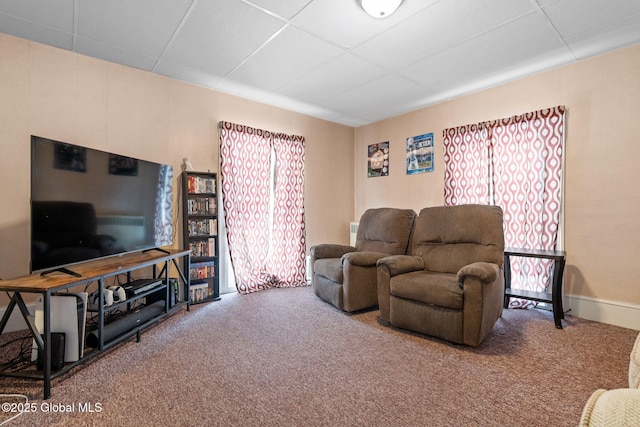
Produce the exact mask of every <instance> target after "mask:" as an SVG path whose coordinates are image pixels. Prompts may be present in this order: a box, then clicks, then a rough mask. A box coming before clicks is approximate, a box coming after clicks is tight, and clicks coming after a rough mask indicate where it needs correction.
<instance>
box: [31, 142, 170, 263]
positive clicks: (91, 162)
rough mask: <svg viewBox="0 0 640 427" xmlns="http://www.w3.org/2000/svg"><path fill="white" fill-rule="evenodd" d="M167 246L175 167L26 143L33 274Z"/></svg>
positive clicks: (74, 147)
mask: <svg viewBox="0 0 640 427" xmlns="http://www.w3.org/2000/svg"><path fill="white" fill-rule="evenodd" d="M172 243H173V168H172V166H170V165H163V164H159V163H154V162H150V161H146V160H142V159H136V158H133V157H127V156H122V155H117V154H113V153H108V152H105V151H100V150H96V149H93V148H87V147H82V146H79V145H74V144H69V143H66V142H60V141H54V140H52V139H47V138H42V137H38V136H32V137H31V271H32V272H38V271H40V272H42V271H47V270H55V269H58V268H66V267H68V266H70V265H73V264H75V263H78V262H82V261H87V260H91V259H95V258H101V257H107V256H114V255H118V254H122V253H126V252H135V251H142V250H146V249H152V248H160V247H162V246H168V245H171V244H172Z"/></svg>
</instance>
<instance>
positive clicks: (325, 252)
mask: <svg viewBox="0 0 640 427" xmlns="http://www.w3.org/2000/svg"><path fill="white" fill-rule="evenodd" d="M355 251H356V248H354V247H353V246H346V245H338V244H333V243H323V244H320V245H316V246H312V247H311V258H313V259H322V258H341V257H342V255H344V254H346V253H348V252H355Z"/></svg>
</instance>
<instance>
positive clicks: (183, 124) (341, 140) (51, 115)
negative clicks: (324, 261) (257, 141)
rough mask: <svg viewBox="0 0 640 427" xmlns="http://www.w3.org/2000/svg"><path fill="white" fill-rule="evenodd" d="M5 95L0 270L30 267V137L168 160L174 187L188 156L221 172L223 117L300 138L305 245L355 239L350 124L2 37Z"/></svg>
mask: <svg viewBox="0 0 640 427" xmlns="http://www.w3.org/2000/svg"><path fill="white" fill-rule="evenodd" d="M0 99H1V102H0V117H1V120H2V125H1V126H0V147H2V154H1V155H0V182H2V185H0V200H2V204H0V239H1V244H0V277H5V278H8V277H16V276H20V275H23V274H27V273H28V271H29V270H28V269H29V233H30V231H29V193H30V178H29V177H30V135H31V134H35V135H39V136H43V137H47V138H51V139H56V140H60V141H65V142H71V143H75V144H79V145H84V146H88V147H92V148H98V149H101V150H105V151H111V152H115V153H118V154H123V155H130V156H132V157H139V158H142V159H145V160H151V161H156V162H161V163H168V164H171V165H173V167H174V173H175V175H176V178H175V179H176V183H175V185H177V179H178V174H179V172H180V170H181V164H182V159H183V157H185V156H189V157H190V159H191V162H192V164H193V166H194V168H195V169H196V170H204V171H206V170H212V171H217V170H218V131H217V123H218V122H219V121H221V120H226V121H232V122H236V123H240V124H245V125H249V126H254V127H258V128H263V129H268V130H273V131H279V132H285V133H289V134H296V135H303V136H304V137H305V138H306V164H305V168H306V182H305V198H306V200H305V204H306V220H307V248H308V247H310V246H312V245H314V244H317V243H321V242H325V241H335V242H341V243H348V241H349V236H348V227H349V221H350V220H351V219H352V218H353V206H354V205H353V188H354V185H353V171H352V168H353V163H354V160H353V152H354V151H353V140H354V129H353V128H351V127H348V126H342V125H338V124H334V123H330V122H327V121H323V120H319V119H314V118H310V117H308V116H304V115H301V114H296V113H292V112H290V111H285V110H282V109H279V108H274V107H271V106H267V105H263V104H260V103H257V102H252V101H248V100H244V99H241V98H237V97H233V96H230V95H226V94H222V93H219V92H215V91H212V90H209V89H205V88H201V87H197V86H192V85H188V84H184V83H181V82H178V81H174V80H171V79H167V78H164V77H161V76H157V75H153V74H151V73H147V72H144V71H140V70H136V69H133V68H128V67H123V66H120V65H116V64H112V63H108V62H104V61H100V60H96V59H92V58H88V57H85V56H82V55H78V54H74V53H70V52H67V51H64V50H60V49H55V48H51V47H48V46H44V45H40V44H37V43H31V42H28V41H25V40H21V39H17V38H13V37H9V36H5V35H0ZM176 194H177V192H176ZM179 229H180V230H181V228H179ZM177 244H179V241H178V242H176V245H177ZM6 301H7V300H6V298H5V296H4V295H2V296H0V307H2V306H6Z"/></svg>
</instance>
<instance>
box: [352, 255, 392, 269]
mask: <svg viewBox="0 0 640 427" xmlns="http://www.w3.org/2000/svg"><path fill="white" fill-rule="evenodd" d="M386 256H389V254H384V253H382V252H348V253H346V254H344V255H342V265H345V263H346V264H351V265H357V266H360V267H375V266H376V263H377V262H378V260H379V259H381V258H384V257H386Z"/></svg>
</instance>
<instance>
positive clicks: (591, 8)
mask: <svg viewBox="0 0 640 427" xmlns="http://www.w3.org/2000/svg"><path fill="white" fill-rule="evenodd" d="M577 11H579V13H576V12H577ZM544 12H545V14H546V15H547V17H548V18H549V20H550V21H551V22H552V23H553V25H554V26H555V28H556V29H557V30H558V32H559V33H560V34H561V35H562V37H563V38H569V37H574V36H576V35H578V34H581V33H584V32H590V31H593V30H594V29H598V28H603V27H607V26H611V24H615V23H617V22H620V21H623V20H625V19H627V18H629V17H630V16H637V15H640V1H637V0H607V1H604V0H563V1H559V2H556V3H551V4H549V5H547V6H545V7H544Z"/></svg>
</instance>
